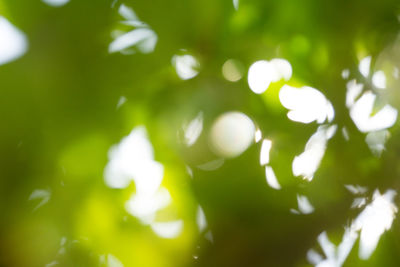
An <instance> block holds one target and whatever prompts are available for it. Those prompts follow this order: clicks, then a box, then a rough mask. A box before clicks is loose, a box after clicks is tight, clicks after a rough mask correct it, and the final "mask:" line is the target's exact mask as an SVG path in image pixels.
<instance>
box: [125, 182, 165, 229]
mask: <svg viewBox="0 0 400 267" xmlns="http://www.w3.org/2000/svg"><path fill="white" fill-rule="evenodd" d="M170 203H171V196H170V194H169V192H168V190H167V189H165V188H161V189H160V190H159V191H157V192H156V193H154V194H153V195H146V194H132V196H131V198H130V199H129V200H128V201H127V202H126V205H125V208H126V210H127V211H128V212H129V214H131V215H132V216H135V217H137V218H138V219H139V220H140V221H141V222H142V223H143V224H151V223H152V222H153V221H154V220H155V216H156V213H157V211H159V210H161V209H163V208H165V207H167V206H168V205H169V204H170Z"/></svg>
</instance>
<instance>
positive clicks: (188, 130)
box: [183, 112, 203, 146]
mask: <svg viewBox="0 0 400 267" xmlns="http://www.w3.org/2000/svg"><path fill="white" fill-rule="evenodd" d="M202 131H203V112H199V113H198V114H197V116H196V118H194V119H193V120H192V121H190V122H189V124H185V125H183V132H184V142H185V144H186V145H187V146H192V145H193V144H194V143H196V141H197V139H198V138H199V136H200V134H201V132H202Z"/></svg>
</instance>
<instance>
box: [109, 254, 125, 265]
mask: <svg viewBox="0 0 400 267" xmlns="http://www.w3.org/2000/svg"><path fill="white" fill-rule="evenodd" d="M107 267H124V265H123V264H122V262H121V261H120V260H119V259H117V257H115V256H114V255H112V254H108V255H107Z"/></svg>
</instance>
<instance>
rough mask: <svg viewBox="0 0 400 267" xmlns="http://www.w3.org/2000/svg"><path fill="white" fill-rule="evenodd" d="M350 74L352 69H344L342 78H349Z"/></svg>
mask: <svg viewBox="0 0 400 267" xmlns="http://www.w3.org/2000/svg"><path fill="white" fill-rule="evenodd" d="M349 76H350V70H349V69H344V70H342V78H343V79H345V80H346V79H348V78H349Z"/></svg>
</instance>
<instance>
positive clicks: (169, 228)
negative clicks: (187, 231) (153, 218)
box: [151, 220, 183, 239]
mask: <svg viewBox="0 0 400 267" xmlns="http://www.w3.org/2000/svg"><path fill="white" fill-rule="evenodd" d="M151 229H152V230H153V231H154V233H156V234H157V235H158V236H159V237H162V238H167V239H171V238H176V237H178V236H179V235H180V234H181V233H182V229H183V221H182V220H177V221H170V222H155V223H152V224H151Z"/></svg>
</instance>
